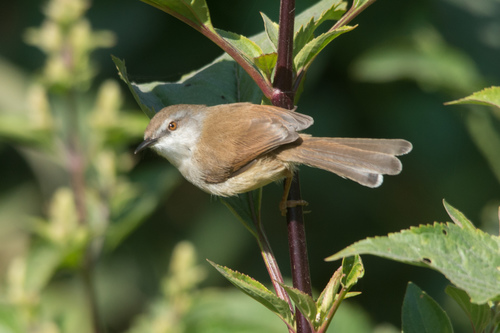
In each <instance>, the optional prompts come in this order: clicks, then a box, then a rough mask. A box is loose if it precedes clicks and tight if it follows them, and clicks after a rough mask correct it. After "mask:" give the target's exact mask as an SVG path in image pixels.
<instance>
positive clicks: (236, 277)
mask: <svg viewBox="0 0 500 333" xmlns="http://www.w3.org/2000/svg"><path fill="white" fill-rule="evenodd" d="M209 262H210V264H211V265H212V266H214V267H215V268H216V269H217V270H218V271H219V273H221V274H222V275H223V276H224V277H225V278H226V279H228V280H229V281H230V282H231V283H232V284H234V286H235V287H236V288H238V289H240V290H241V291H242V292H244V293H245V294H247V295H248V296H250V297H252V298H253V299H255V300H256V301H257V302H259V303H260V304H262V305H264V306H265V307H266V308H268V309H269V310H271V311H272V312H273V313H275V314H276V315H277V316H278V317H279V318H280V319H281V320H283V322H284V323H285V324H286V325H287V326H288V327H290V328H293V327H294V322H293V315H292V314H291V312H290V308H289V306H288V303H287V302H286V301H284V300H282V299H281V298H279V297H278V296H276V295H275V294H274V293H272V292H271V291H270V290H269V289H267V288H266V287H265V286H264V285H263V284H261V283H260V282H258V281H256V280H254V279H252V278H251V277H249V276H247V275H245V274H242V273H239V272H236V271H233V270H231V269H229V268H227V267H224V266H220V265H217V264H216V263H213V262H211V261H209Z"/></svg>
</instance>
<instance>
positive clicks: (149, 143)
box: [134, 139, 158, 154]
mask: <svg viewBox="0 0 500 333" xmlns="http://www.w3.org/2000/svg"><path fill="white" fill-rule="evenodd" d="M156 141H158V139H146V140H144V141H142V143H141V144H140V145H139V146H138V147H137V149H136V150H135V151H134V154H137V153H138V152H140V151H142V150H144V149H146V148H148V147H149V146H152V145H154V144H155V143H156Z"/></svg>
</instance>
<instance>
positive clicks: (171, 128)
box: [168, 121, 177, 131]
mask: <svg viewBox="0 0 500 333" xmlns="http://www.w3.org/2000/svg"><path fill="white" fill-rule="evenodd" d="M168 129H169V130H171V131H175V130H176V129H177V122H175V121H172V122H170V124H168Z"/></svg>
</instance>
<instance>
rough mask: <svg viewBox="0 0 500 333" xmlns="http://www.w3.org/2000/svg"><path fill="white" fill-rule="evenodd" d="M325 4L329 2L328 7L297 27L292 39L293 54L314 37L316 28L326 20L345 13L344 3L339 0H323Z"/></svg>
mask: <svg viewBox="0 0 500 333" xmlns="http://www.w3.org/2000/svg"><path fill="white" fill-rule="evenodd" d="M323 4H324V5H325V6H326V5H328V4H331V5H330V7H329V8H327V9H325V10H324V11H323V12H321V14H319V15H316V16H312V17H311V19H310V20H309V21H308V22H307V23H306V24H303V25H301V26H300V27H298V29H297V31H296V32H295V36H294V39H293V43H294V44H293V55H294V57H295V56H296V55H297V53H298V52H299V51H300V50H302V48H303V47H304V46H305V45H306V44H307V43H309V42H310V41H311V40H312V39H313V38H314V32H315V31H316V29H317V28H318V27H319V26H320V25H321V24H322V23H323V22H325V21H327V20H338V19H339V18H340V17H342V14H344V13H345V8H346V6H345V5H346V3H345V2H340V1H336V0H334V1H323Z"/></svg>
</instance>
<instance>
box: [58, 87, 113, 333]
mask: <svg viewBox="0 0 500 333" xmlns="http://www.w3.org/2000/svg"><path fill="white" fill-rule="evenodd" d="M67 98H68V102H69V108H68V110H69V115H68V116H69V117H68V118H69V119H68V120H69V122H68V124H67V127H68V128H69V129H70V131H69V133H68V141H69V143H68V146H67V147H66V153H67V156H68V162H67V163H68V170H69V173H70V178H71V186H72V189H73V194H74V198H75V205H76V210H77V213H78V222H79V223H80V224H85V223H87V221H88V217H87V204H86V200H85V188H86V184H85V158H84V154H83V153H82V149H81V142H80V136H79V131H78V128H79V126H78V125H79V124H78V120H79V117H78V107H77V103H76V91H75V90H74V89H71V90H70V91H69V92H68V97H67ZM92 244H93V240H91V241H90V243H89V244H88V245H87V248H86V250H85V254H84V258H83V262H82V267H81V274H82V279H83V288H84V291H85V296H86V297H87V302H88V306H89V308H90V315H91V321H92V328H93V332H94V333H103V332H104V328H103V325H102V322H101V318H100V315H99V311H98V307H97V298H96V293H95V286H94V280H93V278H94V277H93V268H94V256H93V255H92Z"/></svg>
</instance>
